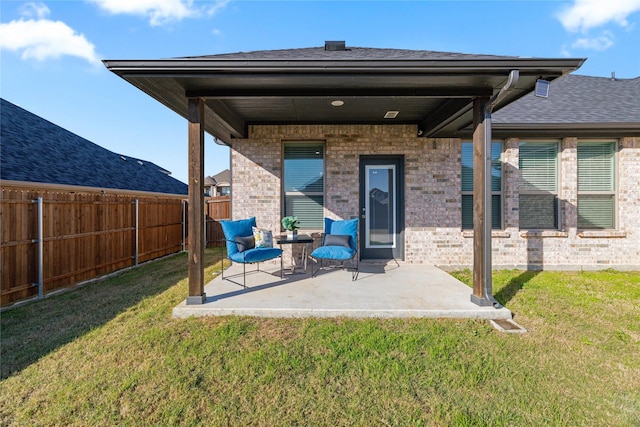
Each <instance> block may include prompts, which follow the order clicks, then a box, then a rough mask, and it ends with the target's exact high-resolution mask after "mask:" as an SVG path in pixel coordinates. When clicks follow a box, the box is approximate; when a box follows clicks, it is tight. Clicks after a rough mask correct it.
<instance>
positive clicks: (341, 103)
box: [331, 99, 344, 107]
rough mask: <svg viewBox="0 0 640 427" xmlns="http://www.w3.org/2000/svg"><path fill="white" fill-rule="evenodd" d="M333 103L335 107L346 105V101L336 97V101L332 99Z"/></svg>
mask: <svg viewBox="0 0 640 427" xmlns="http://www.w3.org/2000/svg"><path fill="white" fill-rule="evenodd" d="M331 105H333V106H334V107H342V106H343V105H344V101H340V100H339V99H336V100H335V101H331Z"/></svg>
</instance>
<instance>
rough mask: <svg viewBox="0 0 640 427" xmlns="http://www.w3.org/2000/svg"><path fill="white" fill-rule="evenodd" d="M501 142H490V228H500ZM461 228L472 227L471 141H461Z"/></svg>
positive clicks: (469, 228)
mask: <svg viewBox="0 0 640 427" xmlns="http://www.w3.org/2000/svg"><path fill="white" fill-rule="evenodd" d="M501 153H502V143H500V142H492V143H491V228H493V229H497V230H499V229H501V228H502V162H501V160H500V156H501ZM462 229H463V230H471V229H473V143H472V142H463V143H462Z"/></svg>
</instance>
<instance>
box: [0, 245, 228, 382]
mask: <svg viewBox="0 0 640 427" xmlns="http://www.w3.org/2000/svg"><path fill="white" fill-rule="evenodd" d="M220 253H221V251H220V249H218V248H211V249H207V251H206V252H205V266H212V265H215V266H216V267H219V266H220V263H219V260H220ZM187 275H188V273H187V254H186V253H181V254H177V255H174V256H170V257H168V258H165V259H162V260H157V261H153V262H150V263H148V264H144V265H141V266H139V267H137V268H133V269H130V270H128V271H125V272H122V273H121V274H118V275H117V276H114V277H110V278H108V279H105V280H101V281H97V282H93V283H90V284H88V285H86V286H82V287H79V288H77V289H73V290H71V291H69V292H64V293H60V294H58V295H54V296H51V297H49V298H45V299H42V300H39V301H34V302H31V303H27V304H25V305H22V306H19V307H15V308H12V309H10V310H6V311H4V312H2V314H1V319H0V367H1V369H0V379H5V378H7V377H9V376H11V375H12V374H14V373H16V372H19V371H21V370H22V369H24V368H26V367H27V366H29V365H30V364H32V363H34V362H35V361H37V360H38V359H40V358H41V357H43V356H45V355H47V354H48V353H50V352H51V351H53V350H55V349H57V348H59V347H61V346H63V345H65V344H67V343H69V342H71V341H73V340H75V339H77V338H79V337H81V336H82V335H84V334H86V333H88V332H89V331H91V330H92V329H95V328H97V327H100V326H102V325H104V324H105V323H107V322H109V321H110V320H112V319H114V318H115V317H116V316H117V315H118V314H120V313H122V312H124V311H126V310H128V309H129V308H131V307H133V306H135V305H137V304H138V303H139V302H141V301H142V300H144V299H147V298H151V297H154V296H156V295H159V294H161V293H163V292H164V291H166V290H168V289H170V288H171V287H173V286H175V285H176V284H178V283H179V282H180V281H181V280H183V279H186V278H187ZM185 291H186V289H185ZM185 296H186V295H185Z"/></svg>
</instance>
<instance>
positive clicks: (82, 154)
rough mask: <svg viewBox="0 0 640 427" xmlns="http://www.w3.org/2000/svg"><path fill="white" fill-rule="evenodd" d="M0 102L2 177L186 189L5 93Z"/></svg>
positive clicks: (127, 187) (162, 190)
mask: <svg viewBox="0 0 640 427" xmlns="http://www.w3.org/2000/svg"><path fill="white" fill-rule="evenodd" d="M0 107H1V114H0V115H1V116H2V122H1V128H0V131H1V139H2V147H1V150H2V152H1V154H0V178H1V179H3V180H9V181H27V182H42V183H49V184H62V185H78V186H83V187H96V188H113V189H121V190H133V191H150V192H156V193H168V194H188V186H187V185H186V184H185V183H183V182H180V181H178V180H177V179H175V178H173V177H171V176H169V174H170V172H168V171H167V170H165V169H163V168H161V167H160V166H158V165H155V164H153V163H151V162H148V161H146V160H141V159H136V158H133V157H129V156H124V155H120V154H116V153H114V152H112V151H109V150H107V149H105V148H102V147H100V146H98V145H96V144H94V143H92V142H91V141H88V140H86V139H84V138H82V137H80V136H78V135H75V134H74V133H72V132H69V131H68V130H66V129H63V128H61V127H60V126H57V125H55V124H53V123H51V122H49V121H47V120H45V119H43V118H41V117H39V116H36V115H35V114H33V113H30V112H29V111H26V110H24V109H23V108H20V107H18V106H17V105H14V104H12V103H11V102H9V101H6V100H5V99H2V98H0Z"/></svg>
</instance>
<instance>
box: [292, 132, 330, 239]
mask: <svg viewBox="0 0 640 427" xmlns="http://www.w3.org/2000/svg"><path fill="white" fill-rule="evenodd" d="M283 181H284V185H283V187H284V216H289V215H291V216H297V217H298V220H299V221H300V228H301V229H322V226H323V223H322V221H323V206H324V144H322V143H317V142H315V143H308V142H295V143H294V142H291V143H285V144H284V180H283Z"/></svg>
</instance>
